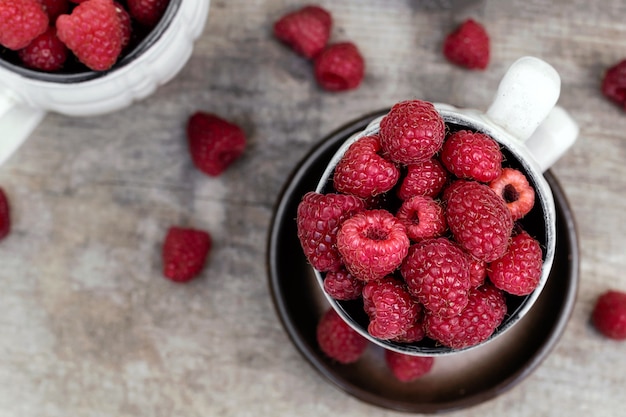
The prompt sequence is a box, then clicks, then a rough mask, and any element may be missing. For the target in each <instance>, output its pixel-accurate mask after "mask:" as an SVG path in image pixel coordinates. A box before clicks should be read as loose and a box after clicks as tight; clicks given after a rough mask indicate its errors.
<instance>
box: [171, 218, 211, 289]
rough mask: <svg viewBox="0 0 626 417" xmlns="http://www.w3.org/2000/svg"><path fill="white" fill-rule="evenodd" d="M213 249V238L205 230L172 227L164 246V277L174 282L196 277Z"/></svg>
mask: <svg viewBox="0 0 626 417" xmlns="http://www.w3.org/2000/svg"><path fill="white" fill-rule="evenodd" d="M210 249H211V236H210V235H209V234H208V233H207V232H205V231H204V230H197V229H191V228H182V227H176V226H172V227H170V228H169V230H168V231H167V235H166V237H165V243H164V244H163V253H162V258H163V275H165V277H166V278H169V279H170V280H172V281H174V282H187V281H189V280H191V279H193V278H194V277H196V276H197V275H198V274H199V273H200V271H201V270H202V268H203V267H204V264H205V262H206V258H207V255H208V253H209V250H210Z"/></svg>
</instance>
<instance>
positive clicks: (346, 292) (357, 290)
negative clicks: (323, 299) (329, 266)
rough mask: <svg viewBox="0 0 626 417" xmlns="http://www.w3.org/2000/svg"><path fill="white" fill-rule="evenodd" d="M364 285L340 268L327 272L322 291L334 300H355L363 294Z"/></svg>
mask: <svg viewBox="0 0 626 417" xmlns="http://www.w3.org/2000/svg"><path fill="white" fill-rule="evenodd" d="M364 285H365V283H364V282H363V281H361V280H360V279H356V278H355V277H353V276H352V274H350V273H349V272H348V270H346V268H345V267H342V268H341V269H339V270H338V271H328V272H327V273H326V275H325V276H324V291H326V293H327V294H328V295H330V296H331V297H332V298H334V299H335V300H356V299H357V298H359V297H360V296H361V294H362V293H363V287H364Z"/></svg>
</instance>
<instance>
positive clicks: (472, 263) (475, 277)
mask: <svg viewBox="0 0 626 417" xmlns="http://www.w3.org/2000/svg"><path fill="white" fill-rule="evenodd" d="M467 259H468V261H469V273H470V288H476V287H480V286H481V285H483V283H484V282H485V278H487V263H486V262H485V261H481V260H480V259H476V258H474V257H473V256H472V255H470V254H469V253H468V254H467Z"/></svg>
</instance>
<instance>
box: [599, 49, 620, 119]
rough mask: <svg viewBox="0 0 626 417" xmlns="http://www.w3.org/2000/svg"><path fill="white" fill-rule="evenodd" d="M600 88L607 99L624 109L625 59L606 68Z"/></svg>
mask: <svg viewBox="0 0 626 417" xmlns="http://www.w3.org/2000/svg"><path fill="white" fill-rule="evenodd" d="M601 89H602V94H604V95H605V96H606V97H607V98H608V99H609V100H611V101H613V102H615V103H617V104H619V105H620V106H621V107H622V108H623V109H626V59H624V60H622V61H620V62H618V63H617V64H615V65H613V66H612V67H610V68H608V69H607V70H606V72H605V74H604V77H603V78H602V86H601Z"/></svg>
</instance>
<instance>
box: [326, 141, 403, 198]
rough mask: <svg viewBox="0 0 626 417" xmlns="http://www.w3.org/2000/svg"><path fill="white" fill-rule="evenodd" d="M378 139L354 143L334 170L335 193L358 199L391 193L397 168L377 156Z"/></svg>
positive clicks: (397, 173) (378, 151) (396, 180)
mask: <svg viewBox="0 0 626 417" xmlns="http://www.w3.org/2000/svg"><path fill="white" fill-rule="evenodd" d="M379 153H380V142H379V139H378V136H377V135H375V136H365V137H363V138H361V139H359V140H357V141H356V142H354V143H353V144H352V145H350V147H349V148H348V150H347V151H346V153H344V154H343V157H342V158H341V160H340V161H339V163H338V164H337V166H336V167H335V173H334V174H333V185H334V187H335V189H336V190H337V191H339V192H342V193H346V194H353V195H356V196H358V197H361V198H368V197H373V196H376V195H378V194H382V193H385V192H387V191H389V190H391V189H392V188H393V187H394V185H396V182H398V179H399V178H400V171H399V170H398V167H397V166H396V165H395V164H394V163H393V162H390V161H388V160H386V159H385V158H383V157H382V156H380V154H379Z"/></svg>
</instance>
